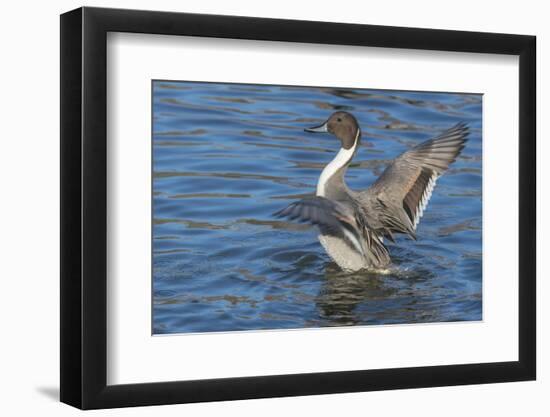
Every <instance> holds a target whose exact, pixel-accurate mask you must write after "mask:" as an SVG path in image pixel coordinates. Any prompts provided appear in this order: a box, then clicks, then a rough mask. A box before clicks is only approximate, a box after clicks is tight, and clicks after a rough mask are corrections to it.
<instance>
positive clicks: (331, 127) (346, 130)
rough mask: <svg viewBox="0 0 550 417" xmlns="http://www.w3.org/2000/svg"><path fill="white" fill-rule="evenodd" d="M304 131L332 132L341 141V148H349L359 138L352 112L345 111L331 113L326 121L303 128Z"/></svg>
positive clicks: (359, 134) (359, 133) (359, 132)
mask: <svg viewBox="0 0 550 417" xmlns="http://www.w3.org/2000/svg"><path fill="white" fill-rule="evenodd" d="M305 131H306V132H314V133H332V134H333V135H334V136H336V137H337V138H338V139H340V142H341V143H342V148H344V149H351V148H353V147H354V145H355V144H356V142H357V141H359V140H360V137H361V130H360V129H359V124H358V123H357V120H356V119H355V117H353V115H352V114H350V113H348V112H345V111H337V112H335V113H332V115H331V116H330V117H329V118H328V120H327V121H326V122H324V123H323V124H321V125H319V126H315V127H310V128H308V129H305Z"/></svg>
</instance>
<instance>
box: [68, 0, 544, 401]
mask: <svg viewBox="0 0 550 417" xmlns="http://www.w3.org/2000/svg"><path fill="white" fill-rule="evenodd" d="M61 102H62V104H61V164H62V166H61V210H62V211H61V220H62V222H61V223H62V226H61V227H62V229H61V238H62V239H61V240H62V242H61V267H62V268H61V400H62V401H63V402H65V403H68V404H70V405H73V406H76V407H79V408H83V409H90V408H109V407H123V406H137V405H154V404H171V403H185V402H199V401H215V400H231V399H246V398H262V397H275V396H294V395H312V394H323V393H339V392H352V391H368V390H386V389H398V388H416V387H433V386H444V385H460V384H479V383H492V382H505V381H522V380H531V379H535V375H536V351H535V345H536V343H535V341H536V334H535V328H536V317H535V299H536V297H535V288H536V286H535V282H536V276H535V272H536V271H535V245H536V238H535V237H536V222H535V220H536V216H535V214H536V212H535V209H536V208H535V200H536V195H535V171H536V169H535V103H536V100H535V38H534V37H532V36H525V35H508V34H491V33H474V32H457V31H444V30H428V29H413V28H397V27H383V26H371V25H355V24H339V23H321V22H311V21H291V20H276V19H263V18H262V19H260V18H251V17H235V16H213V15H196V14H185V13H167V12H149V11H135V10H115V9H98V8H81V9H77V10H74V11H71V12H68V13H66V14H64V15H62V16H61Z"/></svg>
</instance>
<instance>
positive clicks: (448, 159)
mask: <svg viewBox="0 0 550 417" xmlns="http://www.w3.org/2000/svg"><path fill="white" fill-rule="evenodd" d="M468 133H469V131H468V126H467V125H466V124H464V123H458V124H457V125H455V126H453V127H452V128H450V129H448V130H446V131H445V132H443V133H442V134H441V135H439V136H437V137H435V138H433V139H430V140H427V141H426V142H423V143H421V144H420V145H417V146H415V147H414V148H412V149H410V150H408V151H407V152H404V153H403V154H401V155H400V156H399V157H397V158H396V159H395V160H394V161H393V163H392V164H391V165H389V166H388V167H387V168H386V170H385V171H384V172H383V173H382V175H381V176H380V178H378V180H376V182H375V183H374V184H373V185H372V186H371V187H370V188H369V189H368V190H367V191H366V192H365V197H366V199H367V200H369V201H370V202H371V206H372V207H373V208H374V209H375V210H377V211H378V212H379V217H378V220H379V222H380V223H381V225H382V228H383V229H385V232H384V233H385V234H389V235H391V232H397V233H406V234H408V235H409V236H411V237H412V238H415V231H416V227H417V225H418V223H419V221H420V218H421V217H422V215H423V213H424V210H425V209H426V206H427V205H428V201H429V200H430V197H431V195H432V191H433V189H434V187H435V184H436V181H437V179H438V178H439V177H440V176H441V175H442V174H443V173H444V172H445V171H446V170H447V168H448V167H449V165H450V164H451V163H453V162H454V161H455V160H456V158H457V157H458V155H459V154H460V152H461V151H462V149H464V144H465V143H466V141H467V137H468Z"/></svg>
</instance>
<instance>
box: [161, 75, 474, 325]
mask: <svg viewBox="0 0 550 417" xmlns="http://www.w3.org/2000/svg"><path fill="white" fill-rule="evenodd" d="M151 84H152V85H151V88H152V96H151V99H152V103H151V117H152V132H151V135H152V138H151V142H152V161H151V164H152V190H151V192H152V213H151V217H152V236H151V239H152V255H151V256H152V304H153V305H152V315H153V317H152V327H153V328H152V333H153V335H170V334H171V335H177V334H188V333H204V332H232V331H245V330H247V331H260V330H262V331H266V330H284V329H287V330H290V329H306V328H326V327H338V326H369V325H395V324H400V325H413V324H416V325H418V324H426V323H444V322H463V321H481V320H483V314H482V311H483V308H482V305H483V304H482V302H483V296H482V287H483V285H482V262H483V250H482V223H483V219H482V162H483V161H482V142H483V137H482V119H483V95H482V94H479V93H476V92H440V91H402V90H389V89H365V88H349V87H331V86H290V85H267V84H237V83H225V82H201V81H186V80H152V81H151Z"/></svg>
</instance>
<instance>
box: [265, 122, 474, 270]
mask: <svg viewBox="0 0 550 417" xmlns="http://www.w3.org/2000/svg"><path fill="white" fill-rule="evenodd" d="M331 120H334V121H333V127H332V129H331V125H330V123H331ZM337 122H340V125H346V123H347V124H349V125H351V126H352V127H355V126H356V127H355V130H353V129H352V128H350V129H348V130H346V129H343V128H341V126H340V125H338V123H337ZM334 124H336V127H334ZM323 126H328V127H326V128H325V129H326V130H325V131H328V132H329V133H333V134H335V135H336V136H337V137H339V139H340V140H341V142H342V144H343V147H342V149H341V150H340V152H339V153H338V155H337V156H336V158H335V159H334V160H333V161H332V162H331V163H330V164H329V165H327V167H326V168H325V169H324V170H323V173H322V174H321V177H320V179H319V184H318V186H317V193H316V194H317V195H316V196H315V197H310V198H306V199H303V200H300V201H296V202H293V203H291V204H290V205H289V206H288V207H286V208H284V209H283V210H281V211H279V212H278V213H276V214H275V215H276V216H279V217H287V218H289V219H290V220H296V221H300V222H308V223H311V224H314V225H316V226H318V228H319V232H320V234H319V240H320V242H321V244H322V245H323V247H324V248H325V250H326V252H327V253H328V254H329V255H330V257H331V258H332V259H333V260H334V261H335V262H336V263H337V264H338V265H339V266H340V267H341V268H342V269H344V270H348V271H356V270H360V269H364V268H368V269H380V268H385V267H387V266H388V265H389V264H390V262H391V259H390V255H389V252H388V249H387V248H386V246H385V244H384V240H385V239H387V240H389V241H394V234H396V233H398V234H406V235H408V236H410V237H411V238H413V239H416V228H417V226H418V223H419V221H420V219H421V217H422V215H423V213H424V210H425V209H426V206H427V204H428V201H429V199H430V197H431V194H432V191H433V189H434V187H435V184H436V181H437V179H438V178H439V177H440V176H441V175H442V174H443V173H444V172H445V171H446V170H447V168H448V167H449V165H450V164H451V163H452V162H454V161H455V159H456V158H457V156H458V155H459V154H460V152H461V151H462V149H463V148H464V144H465V142H466V140H467V136H468V127H467V126H466V125H465V124H463V123H459V124H457V125H455V126H453V127H452V128H450V129H448V130H446V131H445V132H443V133H442V134H441V135H439V136H437V137H435V138H433V139H430V140H428V141H425V142H423V143H421V144H419V145H417V146H415V147H414V148H412V149H410V150H408V151H406V152H404V153H403V154H401V155H400V156H398V157H397V158H395V159H394V160H393V161H392V162H391V163H390V164H389V165H388V166H387V168H386V169H385V170H384V172H383V173H382V175H381V176H380V177H379V178H378V179H377V180H376V181H375V182H374V183H373V184H372V185H371V186H370V187H369V188H368V189H367V190H364V191H359V192H358V191H353V190H351V189H349V188H348V186H347V185H346V183H345V179H344V177H345V173H346V170H347V167H348V165H349V163H350V162H351V160H352V158H353V156H354V155H355V152H356V150H357V148H358V144H359V141H360V136H361V132H360V129H359V126H358V125H357V122H356V120H355V118H354V117H353V116H351V115H350V114H349V113H345V112H337V113H334V114H333V115H332V116H331V118H329V120H328V121H327V122H326V123H325V125H322V126H321V127H323ZM321 127H319V128H315V129H312V130H311V131H320V130H319V129H320V128H321ZM343 127H347V126H343ZM348 131H349V133H348ZM344 135H348V137H347V138H346V140H347V141H344V140H343V138H342V136H344ZM350 135H353V137H352V139H351V140H350V138H349V136H350ZM353 138H354V139H355V140H353ZM351 142H353V145H350V143H351Z"/></svg>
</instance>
